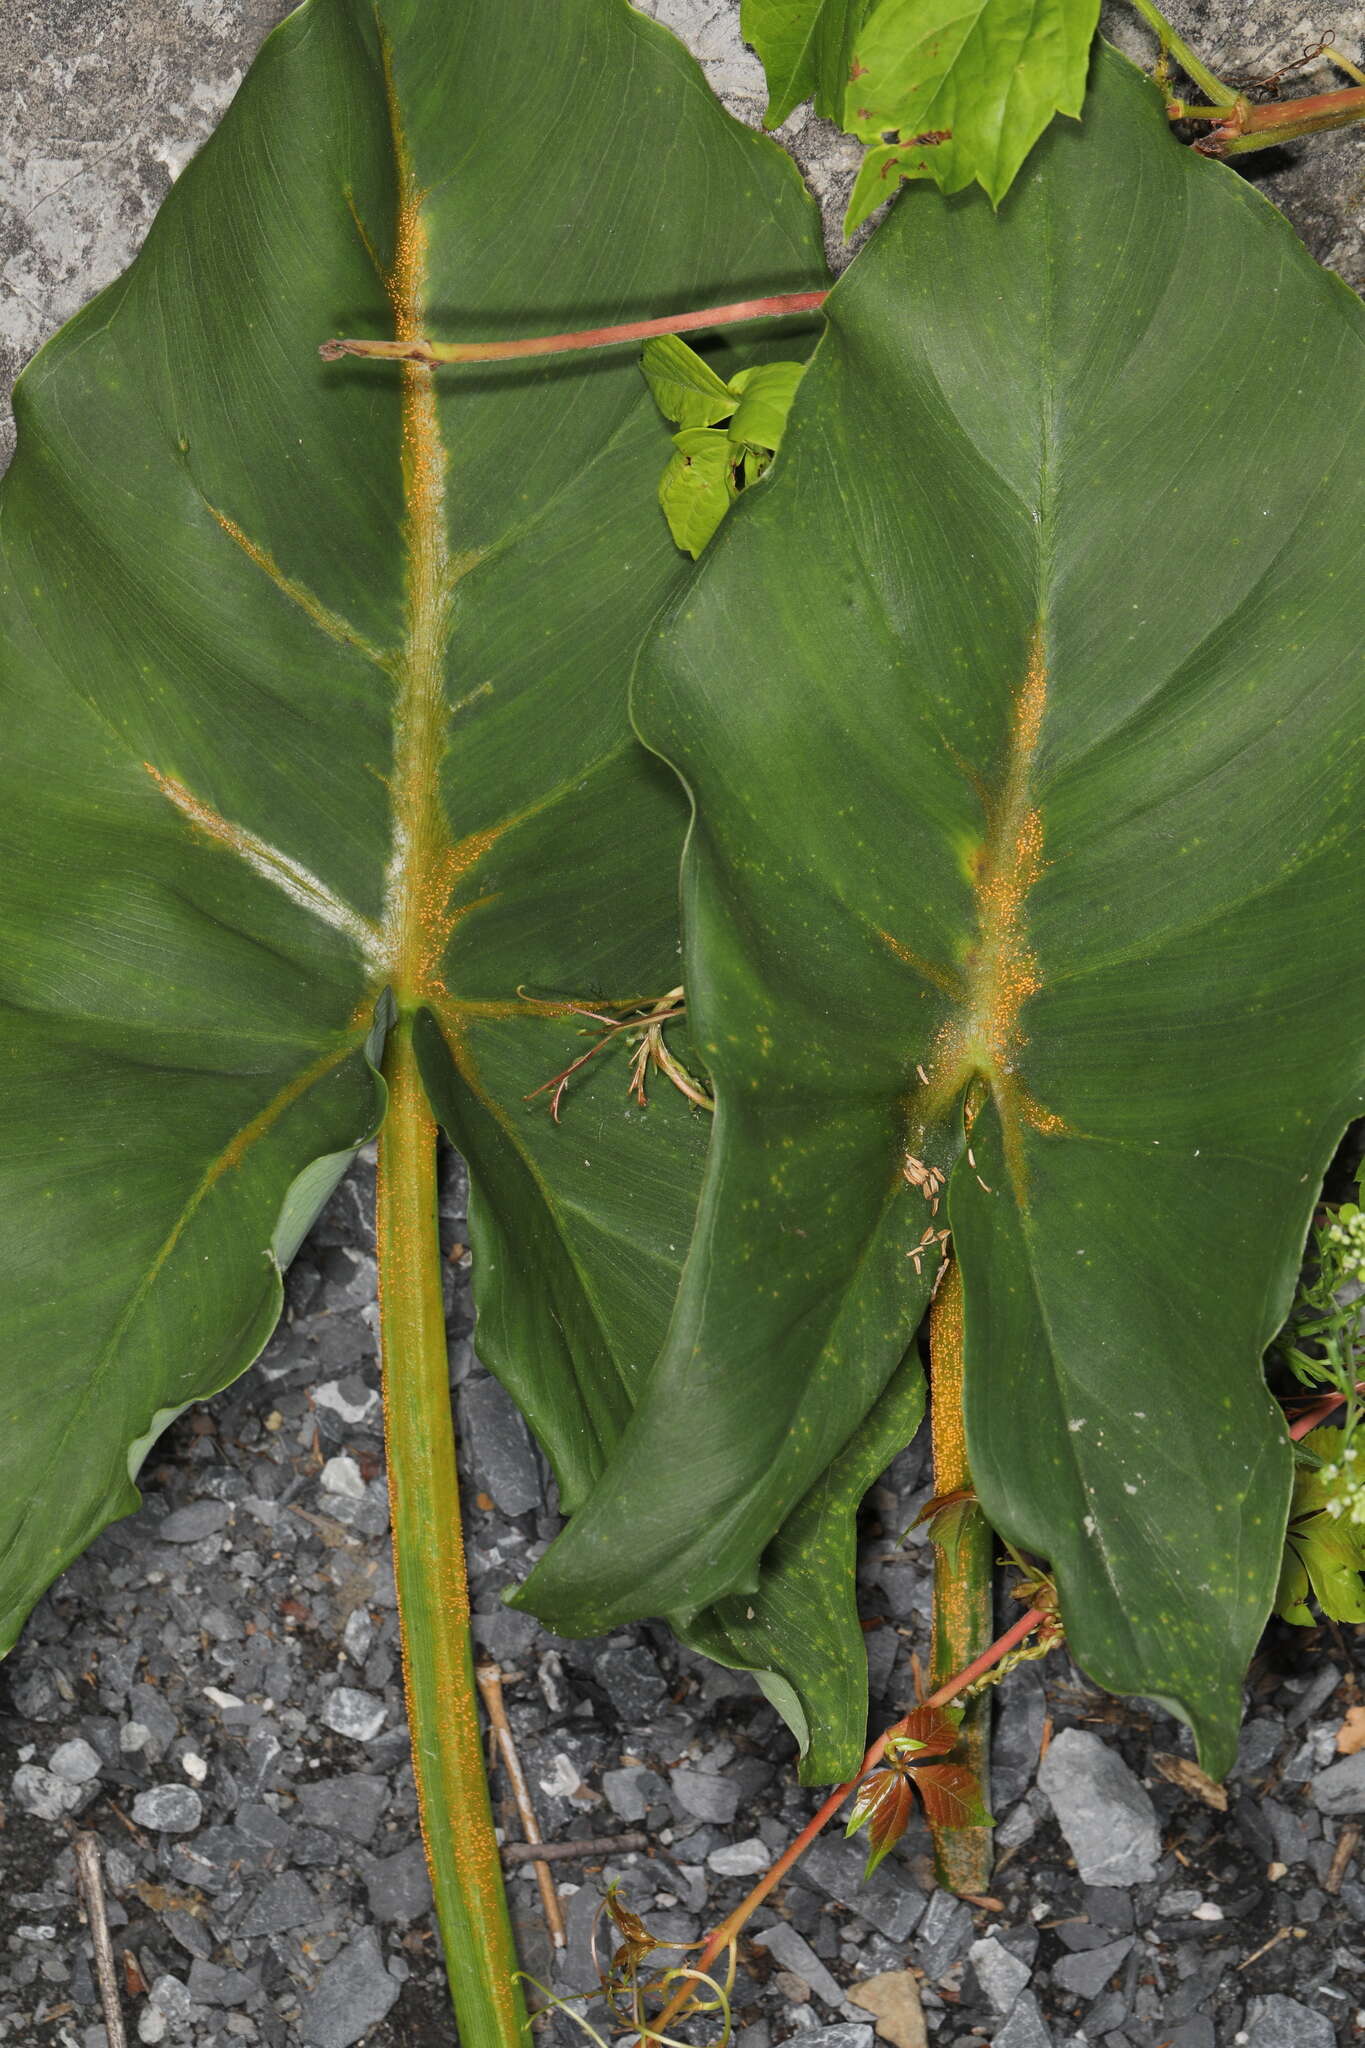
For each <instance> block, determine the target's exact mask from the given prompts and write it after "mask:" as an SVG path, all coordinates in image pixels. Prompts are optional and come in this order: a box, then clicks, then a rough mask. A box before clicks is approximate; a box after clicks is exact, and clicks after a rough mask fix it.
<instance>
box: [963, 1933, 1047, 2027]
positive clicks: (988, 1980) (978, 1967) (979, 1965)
mask: <svg viewBox="0 0 1365 2048" xmlns="http://www.w3.org/2000/svg"><path fill="white" fill-rule="evenodd" d="M967 1955H968V1958H969V1960H970V1962H971V1966H972V1969H973V1970H974V1971H975V1973H976V1981H977V1983H978V1984H979V1985H980V1986H981V1989H982V1991H983V1992H984V1993H985V1995H986V2000H987V2003H988V2004H989V2005H990V2008H991V2010H992V2012H997V2013H1002V2014H1003V2013H1007V2012H1008V2011H1009V2009H1010V2007H1011V2006H1012V2005H1013V2004H1014V2001H1015V1999H1016V1998H1017V1997H1018V1996H1019V1993H1020V1992H1021V1991H1022V1990H1023V1988H1024V1986H1025V1985H1026V1984H1027V1983H1028V1980H1029V1977H1030V1976H1031V1974H1032V1972H1031V1970H1030V1968H1029V1965H1028V1964H1027V1963H1026V1962H1024V1961H1023V1959H1022V1958H1021V1957H1019V1956H1014V1955H1011V1954H1010V1952H1009V1950H1008V1949H1007V1948H1006V1947H1005V1946H1004V1944H1003V1943H1002V1942H1000V1941H999V1940H997V1939H996V1937H995V1936H994V1935H993V1934H992V1935H987V1936H986V1937H985V1939H984V1940H982V1941H974V1942H973V1943H972V1945H971V1947H970V1948H969V1949H968V1951H967Z"/></svg>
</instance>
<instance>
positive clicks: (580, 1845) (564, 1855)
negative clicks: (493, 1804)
mask: <svg viewBox="0 0 1365 2048" xmlns="http://www.w3.org/2000/svg"><path fill="white" fill-rule="evenodd" d="M650 1847H652V1843H651V1840H650V1837H649V1836H648V1835H640V1834H627V1835H592V1836H589V1837H587V1838H586V1839H585V1840H583V1841H581V1842H504V1843H503V1845H502V1860H503V1862H504V1863H575V1862H577V1861H578V1860H579V1859H580V1858H584V1857H588V1856H630V1855H634V1854H636V1853H643V1852H644V1851H645V1850H647V1849H649V1848H650Z"/></svg>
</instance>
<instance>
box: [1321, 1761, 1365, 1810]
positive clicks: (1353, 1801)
mask: <svg viewBox="0 0 1365 2048" xmlns="http://www.w3.org/2000/svg"><path fill="white" fill-rule="evenodd" d="M1309 1797H1310V1798H1311V1799H1312V1801H1313V1804H1314V1806H1316V1808H1317V1809H1318V1812H1319V1813H1331V1814H1339V1813H1365V1749H1359V1750H1357V1751H1356V1753H1355V1755H1354V1756H1344V1757H1343V1758H1342V1759H1341V1762H1340V1763H1336V1764H1329V1765H1328V1766H1327V1769H1326V1770H1325V1771H1319V1772H1318V1775H1317V1776H1316V1777H1315V1778H1314V1780H1313V1782H1312V1784H1311V1785H1310V1786H1309Z"/></svg>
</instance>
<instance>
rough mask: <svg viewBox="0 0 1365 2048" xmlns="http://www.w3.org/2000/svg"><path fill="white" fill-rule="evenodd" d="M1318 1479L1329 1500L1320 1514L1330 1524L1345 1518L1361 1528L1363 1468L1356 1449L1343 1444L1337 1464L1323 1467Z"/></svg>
mask: <svg viewBox="0 0 1365 2048" xmlns="http://www.w3.org/2000/svg"><path fill="white" fill-rule="evenodd" d="M1319 1477H1320V1478H1321V1480H1322V1483H1323V1485H1324V1486H1325V1487H1326V1488H1327V1490H1328V1493H1329V1496H1330V1498H1329V1499H1328V1500H1327V1501H1326V1502H1325V1503H1324V1509H1323V1511H1324V1513H1325V1514H1329V1515H1330V1516H1331V1517H1332V1520H1333V1521H1334V1522H1335V1521H1339V1520H1340V1519H1341V1517H1342V1516H1343V1515H1345V1516H1346V1517H1347V1518H1348V1519H1349V1520H1350V1521H1352V1522H1359V1523H1361V1524H1365V1466H1362V1463H1361V1457H1360V1451H1359V1449H1358V1447H1357V1446H1356V1445H1355V1444H1347V1446H1346V1448H1345V1450H1344V1451H1343V1452H1342V1454H1341V1458H1340V1460H1339V1462H1338V1463H1337V1464H1335V1465H1324V1466H1323V1468H1322V1471H1321V1473H1320V1475H1319Z"/></svg>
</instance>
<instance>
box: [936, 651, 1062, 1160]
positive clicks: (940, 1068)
mask: <svg viewBox="0 0 1365 2048" xmlns="http://www.w3.org/2000/svg"><path fill="white" fill-rule="evenodd" d="M1046 706H1047V669H1046V666H1045V664H1044V659H1043V650H1042V639H1041V633H1040V631H1039V630H1038V629H1035V631H1034V633H1033V635H1032V638H1031V640H1030V643H1029V655H1028V665H1027V668H1026V669H1025V672H1024V679H1023V682H1022V683H1021V684H1020V686H1019V690H1018V692H1017V694H1016V696H1015V700H1014V705H1013V708H1012V711H1011V716H1010V730H1009V742H1008V749H1007V753H1006V758H1005V767H1004V774H1003V777H1002V779H1001V782H1000V785H999V790H998V794H997V795H996V796H995V798H994V799H993V800H992V801H991V802H989V803H988V805H987V814H986V834H985V837H984V839H983V840H982V842H981V845H980V846H979V847H978V849H977V851H976V854H975V857H974V860H973V863H972V894H973V896H974V898H975V902H976V912H977V939H976V943H975V944H974V945H973V947H972V949H971V951H970V953H969V954H968V955H967V959H966V961H965V963H964V968H965V972H964V983H965V985H964V987H963V990H962V994H961V999H960V1001H959V1003H958V1005H957V1006H956V1008H955V1010H954V1012H953V1014H952V1015H950V1017H949V1018H948V1020H947V1021H946V1022H945V1024H944V1025H943V1027H942V1029H941V1031H940V1032H939V1036H938V1041H937V1043H936V1045H935V1048H934V1055H933V1059H932V1061H931V1063H930V1068H929V1083H928V1087H927V1089H926V1090H925V1094H926V1095H927V1097H928V1098H929V1102H930V1103H931V1104H932V1105H933V1107H935V1108H942V1107H946V1106H947V1103H948V1101H949V1100H951V1099H952V1098H954V1097H956V1095H957V1094H958V1093H959V1092H960V1091H961V1089H962V1088H963V1087H964V1086H965V1085H966V1084H967V1082H968V1081H969V1080H970V1079H971V1078H972V1076H973V1075H979V1076H980V1078H981V1079H982V1080H983V1081H984V1082H985V1084H986V1086H987V1087H988V1088H989V1089H990V1092H991V1095H992V1097H993V1098H994V1101H995V1105H996V1108H997V1110H998V1112H999V1115H1000V1121H1001V1126H1002V1129H1003V1132H1004V1144H1005V1159H1006V1164H1007V1166H1008V1168H1009V1172H1010V1177H1011V1180H1012V1182H1013V1184H1014V1188H1015V1192H1016V1195H1017V1196H1018V1197H1020V1198H1021V1199H1022V1197H1023V1194H1024V1192H1025V1189H1026V1185H1027V1175H1026V1169H1025V1163H1024V1157H1023V1129H1024V1126H1025V1125H1027V1126H1028V1127H1029V1128H1031V1129H1032V1130H1035V1131H1038V1132H1040V1133H1043V1134H1045V1135H1056V1134H1058V1133H1060V1132H1061V1131H1063V1130H1064V1129H1065V1128H1066V1126H1065V1124H1064V1123H1063V1121H1062V1119H1061V1118H1060V1117H1056V1116H1054V1115H1052V1114H1051V1112H1050V1111H1048V1110H1045V1109H1043V1108H1042V1107H1041V1105H1040V1104H1038V1103H1036V1102H1035V1101H1034V1100H1033V1097H1032V1096H1031V1095H1030V1094H1029V1092H1028V1090H1027V1088H1025V1086H1024V1085H1023V1083H1022V1081H1020V1079H1019V1077H1018V1073H1017V1065H1018V1060H1019V1055H1020V1053H1021V1052H1022V1050H1023V1047H1024V1046H1025V1045H1026V1044H1027V1042H1028V1041H1027V1037H1026V1035H1025V1033H1024V1031H1023V1029H1022V1027H1021V1024H1020V1015H1021V1012H1022V1011H1023V1008H1024V1005H1025V1004H1026V1003H1027V1002H1028V1000H1029V998H1030V997H1031V996H1035V995H1037V994H1038V992H1039V990H1040V989H1041V988H1042V985H1043V983H1042V974H1041V970H1040V968H1039V965H1038V960H1037V956H1036V955H1035V953H1034V952H1033V949H1032V947H1031V946H1030V944H1029V939H1028V925H1027V904H1028V897H1029V893H1030V891H1031V890H1032V889H1033V887H1034V885H1035V883H1036V882H1037V881H1038V878H1039V877H1040V875H1041V874H1042V872H1043V870H1044V868H1045V866H1046V865H1047V863H1046V860H1045V857H1044V850H1043V844H1044V834H1043V817H1042V812H1041V811H1040V810H1039V808H1038V806H1037V805H1036V803H1035V802H1034V801H1033V797H1032V771H1033V763H1034V757H1035V755H1036V753H1037V750H1038V740H1039V736H1040V734H1041V732H1042V724H1043V714H1044V711H1045V709H1046Z"/></svg>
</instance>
